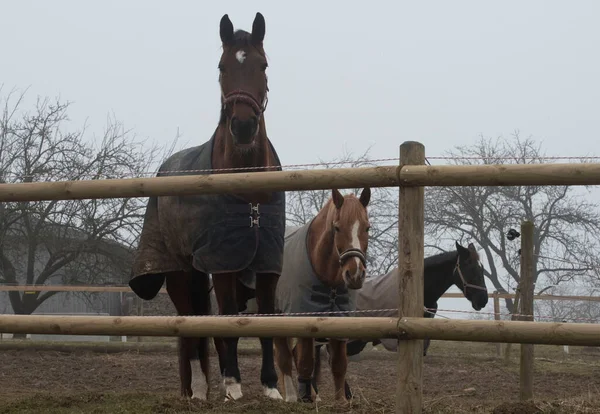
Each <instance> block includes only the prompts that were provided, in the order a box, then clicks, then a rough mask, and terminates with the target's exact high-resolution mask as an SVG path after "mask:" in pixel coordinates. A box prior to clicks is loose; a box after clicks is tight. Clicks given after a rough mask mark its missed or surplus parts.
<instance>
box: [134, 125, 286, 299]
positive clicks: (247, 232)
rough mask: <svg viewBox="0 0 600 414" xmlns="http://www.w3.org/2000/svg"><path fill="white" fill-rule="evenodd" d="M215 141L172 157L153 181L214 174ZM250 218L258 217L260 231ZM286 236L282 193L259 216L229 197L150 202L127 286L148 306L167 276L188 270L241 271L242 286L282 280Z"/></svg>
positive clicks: (195, 196) (239, 199)
mask: <svg viewBox="0 0 600 414" xmlns="http://www.w3.org/2000/svg"><path fill="white" fill-rule="evenodd" d="M214 140H215V135H214V134H213V136H212V137H211V139H210V140H209V141H207V142H205V143H204V144H202V145H200V146H197V147H192V148H188V149H185V150H182V151H180V152H178V153H176V154H174V155H172V156H171V157H169V158H168V159H167V160H166V161H165V162H164V163H163V164H162V165H161V167H160V169H159V172H158V174H157V176H158V177H164V176H172V175H194V174H210V172H208V171H197V170H207V169H211V168H212V161H211V160H212V150H213V146H214ZM269 145H270V147H271V150H272V151H273V154H274V155H275V159H276V165H277V166H278V167H281V163H280V161H279V157H278V155H277V153H276V152H275V148H273V145H272V144H271V142H270V141H269ZM278 170H281V168H278ZM252 207H254V210H253V208H252ZM252 217H254V218H257V217H258V221H259V223H258V226H257V225H256V224H252ZM284 231H285V192H283V191H281V192H274V193H273V197H272V199H271V202H270V203H269V204H260V205H259V206H258V215H257V213H256V206H252V205H250V204H249V203H248V202H246V201H244V200H243V199H241V198H240V197H237V196H234V195H229V194H202V195H194V196H169V197H150V199H149V200H148V205H147V208H146V214H145V217H144V224H143V228H142V234H141V236H140V242H139V245H138V247H137V251H136V254H135V258H134V263H133V269H132V278H131V280H130V281H129V286H130V287H131V289H132V290H133V291H134V292H135V293H136V294H137V295H138V296H139V297H141V298H142V299H146V300H149V299H152V298H154V297H155V296H156V294H157V293H158V291H159V290H160V288H161V286H162V285H163V283H164V280H165V274H166V273H168V272H173V271H181V270H183V271H190V270H192V268H194V269H196V270H198V271H201V272H204V273H207V274H218V273H228V272H238V271H245V272H244V276H245V277H244V278H243V279H244V284H252V285H253V283H252V280H251V279H252V278H253V277H254V275H255V274H256V273H277V274H281V271H282V267H283V237H284ZM248 271H250V272H248ZM249 287H250V286H249ZM252 287H253V286H252Z"/></svg>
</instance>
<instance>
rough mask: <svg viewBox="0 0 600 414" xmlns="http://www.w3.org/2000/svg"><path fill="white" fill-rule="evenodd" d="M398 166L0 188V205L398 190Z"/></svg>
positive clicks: (94, 181)
mask: <svg viewBox="0 0 600 414" xmlns="http://www.w3.org/2000/svg"><path fill="white" fill-rule="evenodd" d="M399 168H400V167H398V166H393V167H365V168H336V169H333V168H329V169H319V170H302V171H269V172H266V171H259V172H251V173H230V174H210V175H179V176H170V177H149V178H126V179H111V180H80V181H56V182H38V183H14V184H0V201H41V200H76V199H88V198H121V197H151V196H183V195H194V194H241V193H248V192H253V191H256V190H257V189H260V190H261V191H296V190H327V189H332V188H358V187H397V186H398V184H399V181H398V170H399Z"/></svg>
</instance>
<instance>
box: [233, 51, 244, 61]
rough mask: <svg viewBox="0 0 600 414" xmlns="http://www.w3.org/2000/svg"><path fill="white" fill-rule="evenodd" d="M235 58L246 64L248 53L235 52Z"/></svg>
mask: <svg viewBox="0 0 600 414" xmlns="http://www.w3.org/2000/svg"><path fill="white" fill-rule="evenodd" d="M235 58H236V59H237V61H238V62H240V63H244V60H246V52H245V51H243V50H238V51H237V52H235Z"/></svg>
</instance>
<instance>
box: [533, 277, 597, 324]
mask: <svg viewBox="0 0 600 414" xmlns="http://www.w3.org/2000/svg"><path fill="white" fill-rule="evenodd" d="M550 293H551V294H552V295H564V296H579V297H581V298H585V297H588V296H589V297H591V298H592V297H597V294H598V289H597V288H594V287H591V286H589V285H588V284H582V285H574V284H572V283H564V284H561V285H559V286H553V287H552V290H550ZM534 304H535V316H536V317H537V318H538V319H540V320H542V321H545V322H550V321H551V322H562V321H568V322H592V321H593V322H597V321H598V320H600V302H597V301H595V300H584V299H580V300H536V301H535V302H534Z"/></svg>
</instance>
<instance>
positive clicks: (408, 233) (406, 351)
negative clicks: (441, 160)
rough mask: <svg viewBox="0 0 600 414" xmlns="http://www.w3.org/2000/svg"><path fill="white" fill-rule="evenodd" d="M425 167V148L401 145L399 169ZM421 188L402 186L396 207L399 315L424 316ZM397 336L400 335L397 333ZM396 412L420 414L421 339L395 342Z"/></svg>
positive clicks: (409, 143)
mask: <svg viewBox="0 0 600 414" xmlns="http://www.w3.org/2000/svg"><path fill="white" fill-rule="evenodd" d="M423 164H425V147H424V146H423V144H421V143H419V142H414V141H407V142H404V143H403V144H402V145H401V146H400V166H401V167H402V166H404V167H406V166H410V165H423ZM424 207H425V189H424V188H423V187H403V186H402V183H400V199H399V204H398V271H399V283H398V285H399V286H398V293H399V305H398V314H399V315H398V316H399V317H400V318H403V317H410V316H412V317H419V318H422V317H423V308H424V300H423V266H424V264H423V260H424V243H425V240H424V237H425V236H424V234H425V223H424V215H425V212H424ZM399 334H400V335H402V334H403V332H399ZM397 375H398V382H397V389H396V413H401V414H420V413H421V411H422V404H423V401H422V400H423V340H414V339H407V340H404V339H401V340H400V341H399V343H398V374H397Z"/></svg>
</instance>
